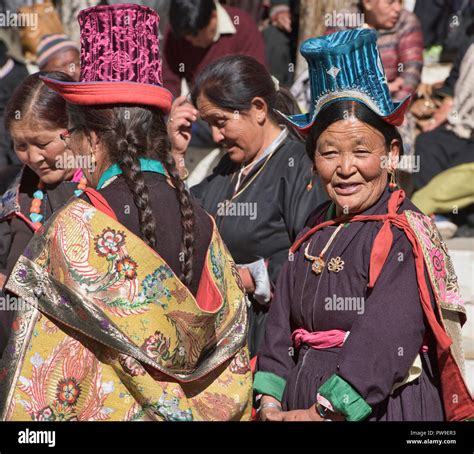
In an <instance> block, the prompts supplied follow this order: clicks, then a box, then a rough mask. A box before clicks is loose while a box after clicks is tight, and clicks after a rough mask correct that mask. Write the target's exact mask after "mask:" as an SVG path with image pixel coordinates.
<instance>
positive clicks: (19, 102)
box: [0, 72, 85, 353]
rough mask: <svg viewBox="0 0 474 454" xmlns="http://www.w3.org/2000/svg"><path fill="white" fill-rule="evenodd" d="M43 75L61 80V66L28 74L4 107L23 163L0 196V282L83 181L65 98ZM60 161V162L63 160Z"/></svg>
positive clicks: (1, 339)
mask: <svg viewBox="0 0 474 454" xmlns="http://www.w3.org/2000/svg"><path fill="white" fill-rule="evenodd" d="M41 75H47V76H48V77H54V78H55V79H57V80H62V81H64V82H68V81H72V79H71V78H70V77H69V76H67V75H66V74H64V73H61V72H49V73H48V72H38V73H35V74H32V75H30V76H28V77H27V78H26V79H25V80H24V81H23V82H22V83H21V84H20V85H19V86H18V87H17V89H16V90H15V91H14V93H13V95H12V97H11V98H10V101H9V102H8V104H7V107H6V112H5V127H6V129H7V130H8V131H9V133H10V135H11V137H12V140H13V146H14V149H15V153H16V155H17V157H18V159H19V160H20V161H21V162H22V163H23V168H22V169H21V171H20V173H19V174H18V175H17V176H16V178H15V180H14V181H13V182H12V184H11V185H10V186H9V188H8V189H7V191H6V192H5V193H4V194H3V195H2V196H1V206H0V288H1V287H3V284H4V282H5V278H6V277H7V276H8V275H9V274H10V271H11V270H12V268H13V266H14V265H15V263H16V261H17V260H18V257H20V255H21V254H22V252H23V251H24V249H25V247H26V245H27V244H28V241H30V239H31V238H32V236H33V234H34V232H35V231H36V230H38V228H39V227H40V226H41V224H43V223H44V222H45V221H46V220H47V219H49V218H50V216H51V215H52V213H53V212H54V211H55V210H57V209H58V208H59V207H61V206H63V205H64V204H65V203H66V202H67V201H68V200H69V199H70V198H71V196H73V195H74V192H75V191H80V190H81V189H78V186H80V187H81V188H83V187H85V180H83V179H82V172H81V171H80V170H79V171H77V170H76V167H75V166H72V165H69V164H71V163H73V160H71V159H68V156H69V157H72V155H71V154H70V150H68V149H67V147H66V144H65V143H64V141H63V140H61V137H60V135H61V133H63V132H64V131H65V129H66V128H67V114H66V102H65V101H64V99H63V98H62V97H61V96H59V95H58V94H57V93H56V92H55V91H54V90H51V89H50V88H48V87H47V86H46V85H44V83H43V81H42V80H41V79H40V76H41ZM61 161H62V162H61ZM12 316H13V312H11V311H0V327H1V328H0V353H1V352H2V351H3V348H4V346H5V343H6V341H7V339H8V336H9V333H10V327H11V321H12V320H11V318H12Z"/></svg>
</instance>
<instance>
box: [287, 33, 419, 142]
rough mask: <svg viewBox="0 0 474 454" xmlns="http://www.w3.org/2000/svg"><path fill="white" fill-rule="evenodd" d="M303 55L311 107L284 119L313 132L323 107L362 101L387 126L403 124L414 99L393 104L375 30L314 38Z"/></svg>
mask: <svg viewBox="0 0 474 454" xmlns="http://www.w3.org/2000/svg"><path fill="white" fill-rule="evenodd" d="M300 52H301V55H303V57H305V58H306V60H307V61H308V67H309V78H310V88H311V100H312V103H311V108H310V111H309V113H307V114H299V115H291V116H286V115H284V116H285V118H286V119H287V120H288V121H289V122H290V123H292V124H293V125H295V126H296V128H297V129H299V130H300V131H301V132H303V133H305V132H309V129H310V128H311V126H312V125H313V124H314V122H315V121H317V117H318V115H319V113H320V112H321V110H322V108H323V107H325V106H327V105H328V104H330V103H332V102H334V101H337V100H341V99H344V100H354V101H359V102H361V103H363V104H365V105H366V106H367V107H369V108H370V109H372V110H373V111H374V112H375V113H376V114H378V115H380V116H381V117H382V118H383V119H384V120H385V121H386V122H387V123H390V124H393V125H395V126H400V125H401V124H402V122H403V117H404V114H405V111H406V110H407V108H408V106H409V104H410V96H407V97H406V98H405V99H403V101H401V102H397V103H394V102H393V101H392V98H391V97H390V90H389V88H388V83H387V78H386V77H385V72H384V70H383V66H382V60H381V58H380V53H379V50H378V48H377V35H376V32H375V31H374V30H372V29H368V28H356V29H352V30H345V31H341V32H336V33H332V34H330V35H327V36H321V37H318V38H310V39H308V40H306V41H305V42H304V43H303V44H302V45H301V48H300Z"/></svg>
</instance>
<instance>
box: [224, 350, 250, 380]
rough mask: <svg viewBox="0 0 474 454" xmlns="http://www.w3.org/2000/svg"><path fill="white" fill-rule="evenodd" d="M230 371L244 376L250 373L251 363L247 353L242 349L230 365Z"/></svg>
mask: <svg viewBox="0 0 474 454" xmlns="http://www.w3.org/2000/svg"><path fill="white" fill-rule="evenodd" d="M229 369H230V371H231V372H232V373H234V374H240V375H244V374H246V373H247V372H249V371H250V361H249V356H248V354H247V352H246V351H245V350H244V349H241V350H240V351H239V353H238V354H237V355H235V357H234V359H233V360H232V362H231V363H230V365H229Z"/></svg>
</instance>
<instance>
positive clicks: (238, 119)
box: [197, 95, 266, 163]
mask: <svg viewBox="0 0 474 454" xmlns="http://www.w3.org/2000/svg"><path fill="white" fill-rule="evenodd" d="M255 101H256V102H255V103H252V107H251V108H250V109H249V110H247V111H246V112H229V111H228V110H224V109H221V108H220V107H218V106H216V105H215V104H213V103H212V102H211V101H209V100H208V99H207V98H206V96H204V95H200V96H199V97H198V100H197V108H198V110H199V115H200V117H201V118H202V119H203V120H204V121H206V122H207V123H208V124H209V127H210V128H211V133H212V139H213V140H214V142H216V143H217V144H219V146H220V147H222V148H224V149H225V150H226V152H227V153H228V154H229V157H230V159H231V160H232V161H233V162H236V163H249V162H251V161H252V160H253V159H254V158H255V156H256V155H257V153H258V152H259V151H260V150H261V149H262V148H263V145H264V142H265V128H264V124H265V121H266V106H265V105H264V103H263V101H261V100H259V99H258V98H255Z"/></svg>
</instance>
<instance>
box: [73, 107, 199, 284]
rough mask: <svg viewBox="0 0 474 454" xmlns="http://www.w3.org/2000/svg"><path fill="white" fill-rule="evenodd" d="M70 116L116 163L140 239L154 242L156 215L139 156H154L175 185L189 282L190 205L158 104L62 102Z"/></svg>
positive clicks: (183, 270) (191, 250) (183, 276)
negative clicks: (128, 193) (155, 106)
mask: <svg viewBox="0 0 474 454" xmlns="http://www.w3.org/2000/svg"><path fill="white" fill-rule="evenodd" d="M68 112H69V116H70V120H71V121H72V123H73V124H74V125H83V126H84V127H85V130H86V131H95V132H96V133H97V134H98V136H99V137H100V140H101V141H103V143H104V145H105V147H106V149H107V151H108V153H109V157H110V160H111V161H112V162H113V163H118V164H119V165H120V168H121V169H122V172H123V176H124V178H125V181H126V184H127V186H128V188H129V189H130V191H131V193H132V195H133V201H134V203H135V205H136V207H137V209H138V215H139V225H140V232H141V234H142V236H143V238H144V240H145V242H146V243H147V244H148V245H149V246H151V247H152V248H154V247H155V246H156V220H155V217H154V215H153V211H152V209H151V207H150V198H149V192H148V188H147V186H146V183H145V178H144V175H143V172H142V171H141V168H140V161H139V158H142V157H148V158H152V159H159V160H160V161H161V162H162V164H163V166H164V167H165V169H166V171H167V172H168V174H169V177H170V180H171V183H172V184H173V186H174V187H175V189H176V197H177V199H178V202H179V206H180V212H181V225H182V228H183V237H182V241H181V254H182V257H180V261H181V275H180V279H181V281H182V282H183V283H184V284H185V285H186V286H189V285H190V283H191V281H192V278H193V266H192V263H193V253H194V243H195V238H194V231H195V229H194V226H195V222H194V209H193V205H192V203H191V200H190V196H189V193H188V191H187V190H186V188H185V186H184V184H183V182H182V180H181V179H180V177H179V173H178V171H177V169H176V165H175V163H174V159H173V157H172V155H171V145H170V142H169V139H168V136H167V131H166V125H165V121H164V116H163V113H162V112H161V111H159V110H158V109H152V108H146V107H131V106H130V107H127V106H121V107H118V106H117V107H113V108H111V107H107V106H102V107H99V106H98V107H94V108H91V107H83V106H78V105H68Z"/></svg>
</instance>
